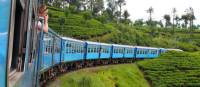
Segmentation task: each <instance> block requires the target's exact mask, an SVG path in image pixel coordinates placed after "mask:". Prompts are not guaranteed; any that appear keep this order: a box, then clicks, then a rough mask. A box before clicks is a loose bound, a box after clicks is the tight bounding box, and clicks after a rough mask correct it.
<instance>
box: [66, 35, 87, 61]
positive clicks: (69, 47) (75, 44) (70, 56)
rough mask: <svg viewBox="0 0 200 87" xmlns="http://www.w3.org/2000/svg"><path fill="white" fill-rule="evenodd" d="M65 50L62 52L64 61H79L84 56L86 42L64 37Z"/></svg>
mask: <svg viewBox="0 0 200 87" xmlns="http://www.w3.org/2000/svg"><path fill="white" fill-rule="evenodd" d="M62 40H63V42H62V43H63V48H62V49H63V51H64V52H62V58H63V59H62V61H64V62H71V61H79V60H83V58H84V47H85V42H83V41H80V40H76V39H72V38H67V37H63V38H62Z"/></svg>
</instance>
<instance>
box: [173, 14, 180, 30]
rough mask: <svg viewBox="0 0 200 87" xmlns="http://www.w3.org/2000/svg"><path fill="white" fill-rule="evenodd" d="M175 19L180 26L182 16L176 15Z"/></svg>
mask: <svg viewBox="0 0 200 87" xmlns="http://www.w3.org/2000/svg"><path fill="white" fill-rule="evenodd" d="M174 20H175V21H176V27H178V24H179V21H180V20H181V18H179V16H177V15H176V17H175V18H174Z"/></svg>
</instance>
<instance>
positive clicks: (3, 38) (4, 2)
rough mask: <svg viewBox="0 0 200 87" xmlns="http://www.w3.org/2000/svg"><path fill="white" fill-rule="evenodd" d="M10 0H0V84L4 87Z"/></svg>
mask: <svg viewBox="0 0 200 87" xmlns="http://www.w3.org/2000/svg"><path fill="white" fill-rule="evenodd" d="M10 7H11V0H0V15H1V16H0V24H1V25H0V49H1V50H0V58H1V59H0V77H1V78H0V84H1V87H6V65H7V64H6V60H7V58H6V56H7V45H8V32H9V22H10V9H11V8H10Z"/></svg>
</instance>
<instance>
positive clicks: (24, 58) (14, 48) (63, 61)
mask: <svg viewBox="0 0 200 87" xmlns="http://www.w3.org/2000/svg"><path fill="white" fill-rule="evenodd" d="M41 3H43V0H0V15H1V16H0V24H1V26H0V49H1V50H0V58H1V59H0V71H1V72H0V77H1V78H0V84H1V87H38V86H44V85H45V84H46V82H47V81H48V80H52V79H54V78H55V76H56V75H58V74H59V73H64V72H67V71H69V70H73V69H78V68H82V67H87V66H96V65H100V64H111V63H125V62H133V61H135V60H136V59H145V58H146V59H152V58H156V57H158V56H159V55H160V54H162V53H164V52H166V51H168V50H175V51H181V50H179V49H165V48H154V47H142V46H128V45H119V44H106V43H98V42H91V41H81V40H76V39H72V38H67V37H61V36H60V35H58V34H57V33H55V32H54V31H53V30H52V29H49V31H48V33H44V32H43V31H40V30H38V29H37V27H36V26H35V25H36V24H37V22H38V21H41V22H42V20H39V18H38V17H37V12H38V11H37V8H38V6H39V5H40V4H41Z"/></svg>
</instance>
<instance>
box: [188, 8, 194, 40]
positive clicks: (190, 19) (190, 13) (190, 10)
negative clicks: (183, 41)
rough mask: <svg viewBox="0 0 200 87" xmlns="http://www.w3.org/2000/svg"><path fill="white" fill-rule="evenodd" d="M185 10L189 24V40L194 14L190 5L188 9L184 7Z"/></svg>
mask: <svg viewBox="0 0 200 87" xmlns="http://www.w3.org/2000/svg"><path fill="white" fill-rule="evenodd" d="M186 12H187V18H188V20H189V25H190V32H189V34H190V39H189V41H191V39H192V31H193V21H194V20H195V16H194V9H193V8H192V7H189V9H186Z"/></svg>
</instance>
